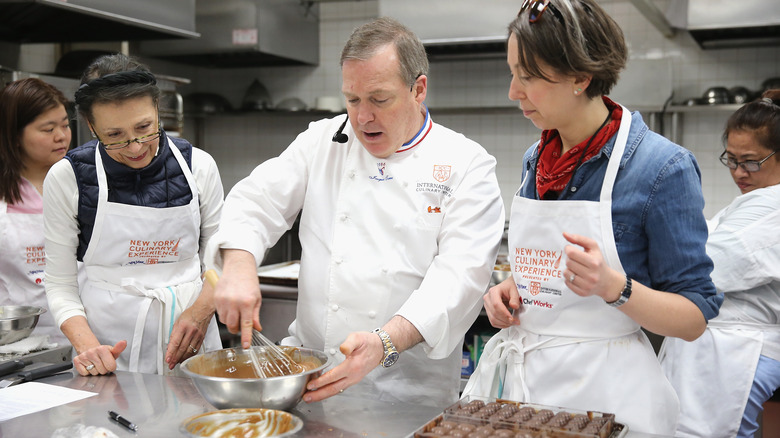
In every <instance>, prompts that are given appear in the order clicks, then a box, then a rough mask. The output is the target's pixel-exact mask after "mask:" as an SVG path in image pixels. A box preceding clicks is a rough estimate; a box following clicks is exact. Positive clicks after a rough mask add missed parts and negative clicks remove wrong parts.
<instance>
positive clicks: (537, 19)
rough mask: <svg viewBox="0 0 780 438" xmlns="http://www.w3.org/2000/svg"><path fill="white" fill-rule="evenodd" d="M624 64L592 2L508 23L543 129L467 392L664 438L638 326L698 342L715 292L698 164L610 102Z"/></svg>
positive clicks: (528, 112)
mask: <svg viewBox="0 0 780 438" xmlns="http://www.w3.org/2000/svg"><path fill="white" fill-rule="evenodd" d="M626 57H627V49H626V45H625V41H624V38H623V33H622V31H621V30H620V28H619V27H618V25H617V24H616V23H615V22H614V20H613V19H612V18H610V17H609V16H608V15H607V14H606V13H605V12H604V11H603V10H602V9H601V7H599V5H598V4H596V2H595V1H593V0H552V1H525V2H524V3H523V6H522V9H521V11H520V13H519V14H518V16H517V18H516V19H515V20H514V21H513V22H512V23H511V24H510V25H509V38H508V43H507V63H508V65H509V69H510V71H511V73H512V82H511V84H510V87H509V97H510V99H512V100H515V101H519V103H520V107H521V108H522V110H523V115H524V116H525V117H526V118H528V119H530V120H531V121H532V122H533V123H534V125H535V126H537V127H538V128H540V129H542V130H543V132H542V138H541V141H540V142H538V143H536V144H535V145H534V146H532V147H531V148H530V149H529V150H528V151H527V152H526V154H525V156H524V159H523V167H522V171H523V183H522V185H521V187H520V189H519V190H518V192H517V193H516V196H515V197H514V200H513V205H512V215H511V218H510V226H509V258H510V263H511V265H512V271H513V276H512V277H511V278H510V279H508V280H506V281H504V282H503V283H501V284H500V285H498V286H496V287H494V288H492V289H491V290H490V291H489V292H488V293H487V294H486V295H485V298H484V303H485V309H486V311H487V314H488V317H489V318H490V321H491V324H492V325H493V326H495V327H498V328H501V329H502V330H501V331H500V332H499V333H498V334H496V335H495V336H494V337H493V338H492V339H491V340H490V342H488V344H487V345H486V346H485V351H484V353H483V354H482V357H481V358H480V362H479V367H478V368H477V370H476V371H475V373H474V375H473V376H472V378H471V379H470V380H469V383H468V384H467V386H466V389H465V391H464V392H465V394H467V395H475V396H485V397H502V398H508V399H512V400H518V401H525V402H531V403H538V404H543V405H552V406H561V407H565V408H571V409H580V410H595V411H601V412H609V413H614V414H616V420H617V421H618V422H620V423H623V424H626V425H628V427H629V429H630V430H634V431H639V432H645V433H656V434H667V435H671V434H672V433H674V430H675V426H676V422H677V415H678V411H679V403H678V400H677V396H676V394H675V392H674V389H673V388H672V386H671V385H670V384H669V382H668V381H667V379H666V377H665V376H664V375H663V372H662V371H661V367H660V365H659V363H658V360H657V358H656V356H655V353H654V350H653V348H652V346H651V344H650V342H649V340H648V339H647V337H646V336H645V334H644V333H643V332H642V330H641V328H642V327H644V328H645V329H647V330H649V331H651V332H654V333H657V334H659V335H662V336H673V337H679V338H683V339H686V340H693V339H696V338H697V337H698V336H699V335H701V334H702V332H703V331H704V329H705V328H706V325H707V321H708V320H709V319H710V318H713V317H715V316H716V315H717V314H718V308H719V306H720V302H721V301H722V297H719V296H717V295H716V291H715V287H714V285H713V284H712V281H711V280H710V272H711V271H712V262H711V260H710V258H709V257H708V256H707V254H706V252H705V242H706V240H707V225H706V222H705V220H704V216H703V214H702V209H703V206H704V199H703V197H702V192H701V181H700V173H699V169H698V165H697V163H696V160H695V159H694V157H693V155H692V154H691V153H690V152H688V151H686V150H685V149H683V148H681V147H680V146H677V145H675V144H673V143H672V142H670V141H669V140H667V139H665V138H664V137H662V136H660V135H658V134H656V133H653V132H651V131H650V130H649V129H648V127H647V125H645V123H644V122H643V121H642V118H641V116H640V115H639V113H636V112H635V113H630V112H629V111H628V110H627V109H626V108H625V107H622V106H621V105H619V104H617V103H615V102H613V101H612V100H610V99H609V98H607V97H606V94H607V93H609V91H610V90H611V88H612V86H613V85H614V84H615V82H616V81H617V78H618V73H619V72H620V70H622V69H623V67H624V66H625V62H626Z"/></svg>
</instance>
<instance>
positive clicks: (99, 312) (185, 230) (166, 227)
mask: <svg viewBox="0 0 780 438" xmlns="http://www.w3.org/2000/svg"><path fill="white" fill-rule="evenodd" d="M168 147H169V148H170V150H171V152H172V153H173V155H174V157H176V160H177V161H178V163H179V166H181V169H182V171H183V172H184V175H185V177H186V179H187V182H188V183H189V186H190V190H191V191H192V201H191V202H190V203H189V204H188V205H184V206H179V207H168V208H153V207H143V206H135V205H126V204H119V203H114V202H109V201H108V184H107V181H106V174H105V170H104V168H103V161H102V159H101V156H100V150H99V148H96V149H95V164H96V171H97V178H98V187H99V195H98V206H97V213H96V216H95V226H94V228H93V231H92V238H91V239H90V242H89V246H88V248H87V251H86V253H85V254H84V265H85V268H86V274H87V279H88V280H87V283H86V285H85V287H84V288H83V290H82V292H81V300H82V302H83V303H84V309H85V311H86V313H87V320H88V321H89V325H90V328H91V329H92V331H93V332H94V333H95V335H96V336H97V338H98V339H99V340H100V343H101V344H105V345H114V344H116V343H117V342H118V341H120V340H123V339H124V340H127V343H128V345H127V349H126V350H125V351H124V352H122V354H121V355H120V356H119V358H118V359H117V368H118V369H119V370H123V371H136V372H145V373H157V374H168V373H169V371H168V366H167V364H166V363H165V349H166V347H167V344H168V340H169V338H170V335H171V329H172V328H173V324H174V322H175V321H176V318H178V317H179V315H181V312H182V311H183V310H184V309H185V308H187V307H189V306H190V305H192V303H193V302H194V301H195V300H196V299H197V297H198V294H199V293H200V290H201V286H202V284H203V283H202V281H201V279H200V258H199V257H198V248H199V247H198V240H199V236H200V210H199V204H198V188H197V186H196V184H195V179H194V177H193V175H192V172H190V170H189V167H188V166H187V163H186V162H185V161H184V158H183V157H182V155H181V152H180V151H179V149H178V148H177V147H176V146H175V145H174V144H173V143H172V142H171V141H170V140H169V141H168ZM220 348H222V344H221V341H220V338H219V333H218V330H217V326H216V321H215V320H214V318H212V319H211V322H210V323H209V328H208V331H207V334H206V338H205V339H204V342H203V345H202V346H201V350H202V351H208V350H215V349H220Z"/></svg>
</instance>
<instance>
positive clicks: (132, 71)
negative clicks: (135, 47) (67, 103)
mask: <svg viewBox="0 0 780 438" xmlns="http://www.w3.org/2000/svg"><path fill="white" fill-rule="evenodd" d="M160 94H161V93H160V88H159V87H157V79H156V78H155V77H154V75H153V74H152V73H151V72H150V71H149V68H148V67H146V66H145V65H144V64H141V63H140V62H138V61H136V60H135V59H133V58H131V57H128V56H126V55H123V54H121V53H118V54H114V55H104V56H101V57H100V58H98V59H96V60H95V61H93V62H92V64H90V65H89V67H87V69H86V70H85V71H84V74H83V75H82V77H81V86H79V89H78V90H77V91H76V96H75V99H76V107H77V108H78V111H79V113H80V114H81V115H82V116H83V117H85V118H86V119H87V120H89V121H90V122H93V123H94V119H93V114H92V106H93V105H94V104H95V103H110V102H121V101H123V100H127V99H133V98H136V97H144V96H148V97H151V98H152V101H153V102H154V104H155V105H157V103H158V102H159V101H160Z"/></svg>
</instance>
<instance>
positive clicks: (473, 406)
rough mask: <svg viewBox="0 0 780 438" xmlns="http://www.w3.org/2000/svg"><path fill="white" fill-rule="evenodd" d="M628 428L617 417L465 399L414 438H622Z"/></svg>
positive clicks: (499, 400)
mask: <svg viewBox="0 0 780 438" xmlns="http://www.w3.org/2000/svg"><path fill="white" fill-rule="evenodd" d="M627 433H628V426H626V425H624V424H621V423H618V422H616V421H615V415H614V414H608V413H603V412H596V411H580V410H574V409H566V408H560V407H553V406H545V405H538V404H533V403H521V402H516V401H511V400H503V399H488V398H483V397H473V396H471V397H464V398H463V399H461V400H459V401H458V402H456V403H455V404H453V405H452V406H450V407H448V408H447V409H445V410H444V412H443V413H442V414H441V415H439V416H437V417H436V418H434V419H433V420H431V421H429V422H428V423H426V424H425V425H424V426H422V427H421V428H419V429H418V430H417V431H415V432H414V434H413V435H411V436H412V437H413V438H439V437H441V438H450V437H452V438H455V437H459V438H622V437H625V435H626V434H627Z"/></svg>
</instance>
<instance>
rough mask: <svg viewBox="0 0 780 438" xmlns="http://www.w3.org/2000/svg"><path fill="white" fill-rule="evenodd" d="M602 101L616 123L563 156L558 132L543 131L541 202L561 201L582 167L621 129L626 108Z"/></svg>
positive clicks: (538, 183)
mask: <svg viewBox="0 0 780 438" xmlns="http://www.w3.org/2000/svg"><path fill="white" fill-rule="evenodd" d="M602 99H603V100H604V104H605V105H606V106H607V108H608V109H609V112H610V118H611V119H612V120H611V121H610V122H609V123H607V124H606V126H603V127H602V128H601V129H599V130H598V131H596V133H595V134H594V135H593V137H591V138H587V139H585V140H584V141H583V142H582V143H580V144H578V145H576V146H574V147H573V148H571V149H570V150H568V151H567V152H566V153H565V154H563V156H561V150H562V149H563V144H562V143H561V137H560V135H558V131H557V130H546V131H542V140H541V141H540V142H539V151H540V155H539V163H538V164H537V167H536V169H537V170H536V191H537V193H538V194H539V199H557V198H558V194H559V193H560V192H561V191H563V189H565V188H566V185H567V184H568V183H569V180H571V177H572V175H574V171H575V170H577V167H579V164H582V163H584V162H586V161H588V160H589V159H591V158H593V157H594V156H595V155H596V154H597V153H599V151H600V150H601V148H602V147H603V146H604V145H605V144H606V143H607V141H609V139H610V138H612V136H613V135H615V133H616V132H617V131H618V128H620V119H621V117H622V116H623V107H621V106H620V105H618V104H616V103H615V102H613V101H612V100H611V99H609V98H608V97H606V96H602ZM584 148H587V151H585V152H584V155H583V151H584ZM580 157H582V158H580Z"/></svg>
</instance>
